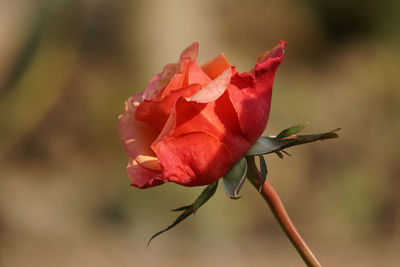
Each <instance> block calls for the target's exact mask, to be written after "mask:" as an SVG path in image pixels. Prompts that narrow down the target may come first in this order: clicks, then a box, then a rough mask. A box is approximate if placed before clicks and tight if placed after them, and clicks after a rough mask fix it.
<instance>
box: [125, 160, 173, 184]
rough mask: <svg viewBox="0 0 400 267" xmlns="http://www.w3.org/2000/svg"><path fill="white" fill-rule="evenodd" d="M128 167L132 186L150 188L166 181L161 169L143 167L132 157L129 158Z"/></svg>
mask: <svg viewBox="0 0 400 267" xmlns="http://www.w3.org/2000/svg"><path fill="white" fill-rule="evenodd" d="M126 169H127V172H128V176H129V178H130V179H131V182H132V186H136V187H139V188H148V187H152V186H156V185H160V184H162V183H164V182H166V181H165V179H163V178H162V176H161V173H160V171H154V170H150V169H147V168H143V167H142V166H141V165H139V164H138V163H137V162H136V161H135V160H133V159H132V158H131V159H130V160H129V162H128V166H127V168H126Z"/></svg>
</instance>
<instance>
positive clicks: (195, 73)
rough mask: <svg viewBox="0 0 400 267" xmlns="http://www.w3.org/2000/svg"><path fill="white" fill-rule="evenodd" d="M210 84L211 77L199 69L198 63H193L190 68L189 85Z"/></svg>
mask: <svg viewBox="0 0 400 267" xmlns="http://www.w3.org/2000/svg"><path fill="white" fill-rule="evenodd" d="M209 82H211V79H210V77H208V76H207V74H206V73H205V72H204V71H203V70H202V69H201V68H200V67H199V65H197V63H196V61H193V62H192V64H191V66H190V67H189V72H188V83H189V84H193V83H198V84H200V85H201V86H204V85H206V84H207V83H209Z"/></svg>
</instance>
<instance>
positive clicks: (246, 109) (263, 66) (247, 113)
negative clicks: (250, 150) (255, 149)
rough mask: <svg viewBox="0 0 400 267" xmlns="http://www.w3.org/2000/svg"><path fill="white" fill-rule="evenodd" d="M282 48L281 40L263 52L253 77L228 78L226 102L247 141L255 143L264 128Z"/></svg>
mask: <svg viewBox="0 0 400 267" xmlns="http://www.w3.org/2000/svg"><path fill="white" fill-rule="evenodd" d="M285 45H286V43H285V42H283V41H282V42H281V43H280V44H278V45H277V46H275V48H273V49H272V50H271V51H269V52H267V53H263V54H262V55H261V56H260V57H259V60H260V62H259V63H257V64H256V66H255V67H254V69H253V75H250V74H249V73H242V74H239V73H237V74H236V75H234V76H233V77H232V84H231V86H230V87H229V95H230V99H231V101H232V104H233V106H234V107H235V110H236V112H237V114H238V118H239V122H240V126H241V128H242V131H243V132H244V134H245V135H246V136H247V138H248V139H249V140H250V141H251V142H254V141H255V140H257V138H258V137H259V136H260V135H261V134H262V133H263V131H264V129H265V126H266V125H267V122H268V117H269V111H270V107H271V96H272V84H273V81H274V76H275V72H276V70H277V68H278V67H279V65H280V63H281V62H282V60H283V58H284V55H283V50H284V48H285ZM234 85H237V86H234ZM250 122H251V123H250Z"/></svg>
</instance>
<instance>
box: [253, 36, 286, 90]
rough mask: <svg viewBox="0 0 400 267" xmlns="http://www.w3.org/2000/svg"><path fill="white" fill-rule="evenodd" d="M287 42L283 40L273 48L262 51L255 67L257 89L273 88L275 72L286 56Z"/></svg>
mask: <svg viewBox="0 0 400 267" xmlns="http://www.w3.org/2000/svg"><path fill="white" fill-rule="evenodd" d="M285 46H286V42H284V41H281V43H280V44H278V45H276V46H275V47H274V48H273V49H272V50H270V51H269V52H266V53H262V54H261V55H260V56H259V57H258V59H257V61H258V63H257V64H256V66H255V67H254V69H253V75H254V84H255V89H256V90H272V83H273V81H274V77H275V72H276V70H277V69H278V67H279V65H280V64H281V62H282V60H283V58H284V55H283V53H284V50H285Z"/></svg>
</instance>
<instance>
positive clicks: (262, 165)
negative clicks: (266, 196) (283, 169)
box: [258, 155, 268, 192]
mask: <svg viewBox="0 0 400 267" xmlns="http://www.w3.org/2000/svg"><path fill="white" fill-rule="evenodd" d="M258 157H259V158H260V172H261V180H260V187H259V188H258V191H260V192H261V189H262V187H263V185H264V183H265V180H267V174H268V169H267V164H266V163H265V159H264V156H263V155H259V156H258Z"/></svg>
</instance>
